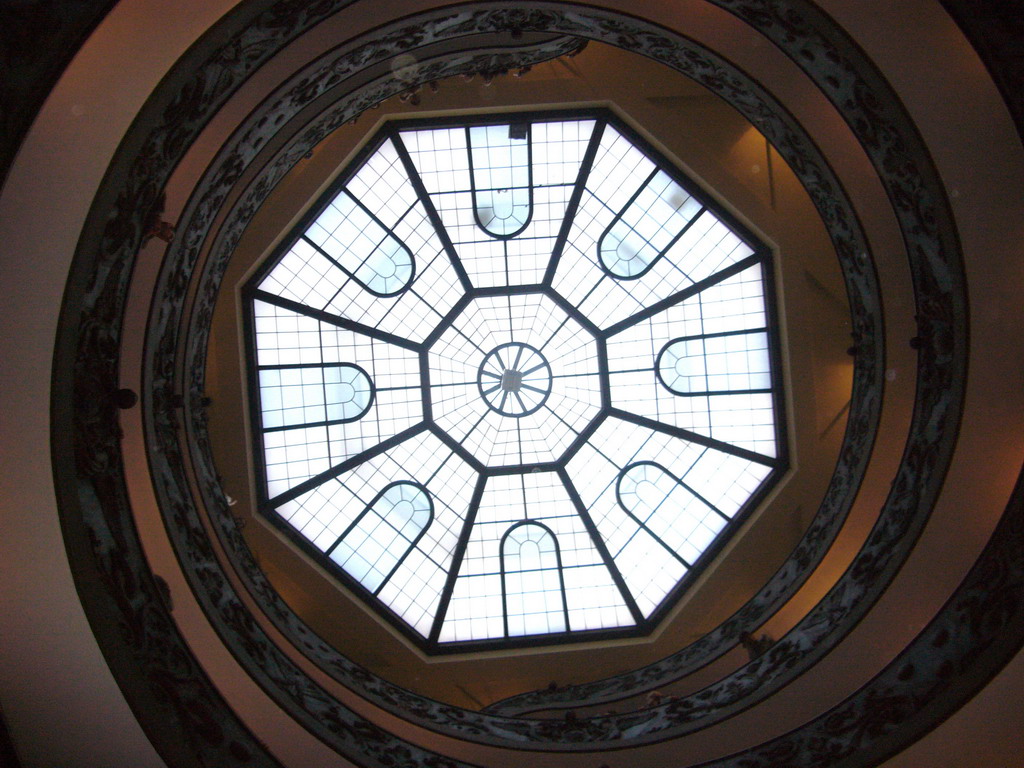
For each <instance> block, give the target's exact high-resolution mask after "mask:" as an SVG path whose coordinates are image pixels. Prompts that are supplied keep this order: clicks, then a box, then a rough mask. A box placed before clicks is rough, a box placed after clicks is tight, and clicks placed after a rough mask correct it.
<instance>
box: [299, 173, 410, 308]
mask: <svg viewBox="0 0 1024 768" xmlns="http://www.w3.org/2000/svg"><path fill="white" fill-rule="evenodd" d="M304 237H305V239H306V240H308V241H309V242H310V243H312V244H313V245H314V246H315V247H317V248H318V249H319V250H320V251H322V252H323V253H324V255H326V256H327V257H328V258H329V259H331V260H332V261H334V262H335V263H336V264H337V265H338V266H339V267H341V269H343V270H344V271H345V272H346V273H348V274H349V275H351V276H352V279H353V280H355V281H356V282H357V283H359V284H360V285H361V286H363V288H365V289H366V290H367V291H369V292H370V293H372V294H374V295H376V296H382V297H386V296H395V295H397V294H399V293H401V292H402V291H404V290H405V289H406V288H407V287H408V286H409V284H410V283H411V282H412V279H413V273H414V272H415V265H414V262H413V257H412V253H411V252H410V251H409V249H408V248H406V247H405V245H404V244H403V243H402V242H401V241H400V240H399V239H398V238H397V237H395V235H394V233H393V232H392V231H391V230H390V229H388V228H387V227H385V226H384V225H383V224H381V223H380V220H379V219H377V217H376V216H374V215H372V214H371V213H370V212H369V211H367V210H366V208H364V207H363V206H362V205H360V204H359V203H358V202H357V201H356V199H355V198H354V197H352V195H351V194H350V193H349V192H347V191H343V192H341V193H340V194H339V195H338V196H337V197H336V198H335V199H334V200H333V201H331V204H330V205H328V206H327V208H326V209H325V210H324V212H323V213H322V214H320V216H319V218H317V220H316V222H314V224H313V225H312V226H311V227H310V228H309V230H308V232H307V233H306V234H305V235H304ZM318 241H319V242H318Z"/></svg>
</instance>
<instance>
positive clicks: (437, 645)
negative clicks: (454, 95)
mask: <svg viewBox="0 0 1024 768" xmlns="http://www.w3.org/2000/svg"><path fill="white" fill-rule="evenodd" d="M460 137H462V138H461V139H460ZM460 140H461V141H462V144H461V146H459V141H460ZM524 142H525V144H526V148H525V151H523V148H522V147H521V146H515V145H516V144H522V143H524ZM453 145H454V146H455V150H452V146H453ZM478 145H484V146H485V151H484V153H483V154H481V153H480V152H479V151H477V150H478ZM460 151H461V152H462V158H461V160H460V158H459V157H458V152H460ZM524 165H525V170H524V167H523V166H524ZM488 174H489V175H488ZM396 201H397V202H396ZM481 201H484V202H481ZM488 216H490V218H488ZM506 219H507V220H508V221H512V222H515V223H516V226H515V227H513V226H512V225H511V224H509V223H508V221H505V220H506ZM502 222H504V223H502ZM353 254H355V255H354V256H353ZM687 260H688V261H687ZM311 268H312V271H310V269H311ZM332 270H333V271H332ZM772 272H773V270H772V263H771V254H770V251H769V250H768V249H767V248H766V247H765V246H764V245H763V244H761V243H760V242H759V241H758V240H757V239H756V238H755V237H754V236H753V235H752V234H751V233H750V232H749V231H748V230H747V229H746V228H745V227H743V226H742V225H741V224H740V223H739V222H738V221H736V220H735V218H734V217H732V216H731V215H730V214H729V213H728V212H727V211H725V210H723V209H722V208H721V207H720V206H719V205H718V204H716V203H715V202H714V201H713V200H712V199H711V198H710V196H709V195H708V194H707V193H705V192H703V191H701V190H699V189H698V188H697V187H696V185H695V184H694V183H693V182H692V181H691V180H689V179H688V178H687V177H686V176H684V175H683V174H682V173H681V172H680V171H679V170H678V169H676V168H675V167H674V166H673V165H672V163H671V162H670V161H668V160H666V159H665V158H664V157H663V156H661V155H660V154H659V153H658V152H657V151H656V150H654V149H653V148H652V147H651V146H650V145H649V144H647V143H646V142H645V141H644V140H643V139H642V138H640V137H639V136H638V135H637V134H635V132H633V131H632V130H631V129H630V128H628V127H627V126H625V125H623V124H622V123H621V122H620V121H618V120H617V119H616V118H615V116H614V115H613V114H612V113H611V112H609V111H607V110H573V111H571V112H565V111H563V112H552V111H547V112H543V113H531V114H513V115H510V114H501V115H493V116H464V115H460V116H457V117H452V118H450V119H433V120H426V121H408V122H406V121H402V122H400V123H399V122H395V123H391V124H388V125H386V126H384V127H383V128H382V129H381V130H380V131H378V133H377V135H376V136H375V137H374V138H373V139H372V140H371V141H370V142H369V143H368V144H367V145H366V147H365V148H364V149H363V150H362V151H361V152H360V153H358V155H357V156H356V158H355V159H354V160H353V161H352V162H350V163H349V164H348V167H347V169H346V170H345V171H344V172H343V173H342V174H341V175H340V176H339V178H338V180H337V181H335V183H334V184H333V185H332V187H331V189H329V190H328V191H327V192H326V193H325V194H324V195H323V196H322V197H321V198H320V201H319V202H318V203H317V204H316V205H315V206H314V207H313V208H312V209H311V211H310V213H309V214H308V215H307V216H305V217H304V219H303V221H302V222H301V223H300V224H299V225H298V226H297V227H296V228H295V229H294V230H293V232H292V234H291V235H289V236H288V237H287V238H286V239H285V240H284V241H283V243H282V246H281V247H279V248H278V250H277V251H275V253H273V254H272V255H271V257H270V258H268V259H267V260H266V262H265V263H264V264H263V265H262V266H261V267H260V268H259V269H258V270H257V272H256V273H255V274H254V276H253V277H252V278H251V279H250V280H249V281H248V282H247V283H246V285H245V287H244V289H243V300H244V302H245V303H246V306H247V308H248V311H247V312H246V316H245V321H246V336H247V348H248V354H249V359H248V367H249V386H250V406H251V419H252V424H253V434H254V437H255V450H256V453H255V461H254V465H255V467H256V472H257V476H258V477H257V483H256V485H257V495H258V498H259V509H260V511H261V512H262V513H263V515H264V516H266V517H267V518H268V519H270V520H271V521H272V522H274V523H275V524H276V525H277V526H278V527H279V528H280V529H281V530H282V531H284V532H285V533H286V534H287V535H288V536H289V537H290V538H291V539H292V540H293V541H294V542H296V543H297V544H298V545H299V547H300V548H301V549H303V550H304V551H305V552H306V553H307V554H309V555H310V556H312V557H313V558H314V559H315V560H316V561H317V562H318V563H320V564H321V565H322V566H323V567H325V568H326V569H327V570H328V571H330V572H331V573H333V574H334V575H335V576H336V577H338V579H339V580H340V581H341V582H342V583H343V584H345V585H346V586H348V587H349V588H350V589H352V590H353V591H354V592H356V593H357V594H359V595H360V596H361V597H362V598H363V599H364V601H365V602H366V603H367V604H368V605H369V606H371V607H372V608H373V609H374V610H375V611H377V612H378V613H380V614H381V615H382V616H384V617H385V618H386V619H387V620H388V621H389V622H390V623H391V624H392V625H393V626H395V627H396V628H397V629H399V630H400V631H401V632H402V633H403V634H405V635H406V636H407V637H409V638H410V639H411V640H413V641H414V642H415V643H416V644H417V645H419V646H420V647H421V648H422V649H423V650H425V651H426V652H428V653H430V652H457V651H458V652H462V651H466V650H476V649H485V648H495V647H511V646H518V645H536V644H548V643H554V642H565V641H574V640H582V639H598V638H602V639H603V638H610V637H623V636H634V635H643V634H647V633H649V632H650V631H651V630H652V629H653V628H654V627H655V626H656V625H657V624H658V622H659V621H660V620H661V618H663V617H664V615H665V614H666V613H667V612H668V610H669V609H670V608H671V606H672V605H673V604H674V603H675V602H676V601H677V599H678V597H679V596H680V595H681V594H682V593H683V592H684V591H685V589H686V586H687V584H689V583H690V582H692V580H693V579H694V577H695V576H696V575H697V574H698V573H699V572H700V571H701V570H702V569H703V568H704V567H705V566H706V564H707V563H708V562H709V561H710V559H711V558H713V557H714V555H715V554H716V553H717V552H718V551H719V550H720V549H721V547H722V545H723V544H724V543H725V541H726V540H727V539H728V538H729V536H730V535H731V534H732V533H733V532H735V530H736V529H737V527H738V525H739V524H740V521H741V520H742V519H743V518H744V517H745V516H746V514H747V513H749V511H750V510H751V509H752V508H753V507H755V506H756V505H757V504H758V503H759V502H760V500H761V499H763V498H764V496H765V495H766V494H767V492H768V491H769V490H770V488H771V487H772V486H773V485H774V484H775V482H776V481H777V480H778V479H779V478H780V477H781V475H782V474H783V472H784V471H785V469H786V468H787V465H788V464H787V462H788V457H787V444H786V439H785V433H784V430H785V421H784V418H783V415H782V393H781V375H780V370H781V369H780V361H779V357H780V355H779V346H780V344H779V339H778V330H777V324H776V321H775V311H776V309H775V306H774V301H775V299H774V293H773V274H772ZM328 275H331V276H330V277H328ZM332 280H333V282H332ZM325 281H326V282H325ZM325 285H326V287H327V290H326V291H325V290H324V286H325ZM328 293H330V295H328ZM529 295H533V296H540V297H543V299H544V300H545V301H549V302H551V303H552V304H554V305H555V306H557V307H559V308H560V309H561V310H562V311H564V312H565V314H566V316H567V317H568V318H570V320H571V321H572V322H574V323H577V324H578V325H579V326H580V327H581V328H583V329H585V331H586V333H587V334H588V335H590V336H592V337H593V342H594V345H595V347H596V352H597V355H596V356H597V368H598V374H597V377H598V379H599V382H600V386H599V389H600V406H599V408H598V409H597V412H596V414H595V415H594V416H593V417H589V418H585V419H583V422H584V423H585V426H584V427H582V428H580V429H578V430H574V431H575V436H574V438H573V439H572V440H571V441H569V442H568V443H567V444H566V445H565V446H564V448H560V450H559V452H557V456H556V455H555V454H554V453H552V454H551V456H550V457H549V459H548V460H544V461H531V462H527V461H525V460H520V461H518V462H510V463H503V464H500V465H499V466H488V465H487V463H486V462H482V461H480V460H479V458H478V457H477V456H475V455H474V454H473V452H472V451H467V450H466V449H465V448H464V447H463V446H462V445H461V443H460V442H459V441H458V440H456V439H454V438H452V436H451V435H450V434H449V432H448V431H447V430H445V429H442V428H441V427H440V426H439V425H438V422H437V419H436V417H435V413H434V409H435V405H434V399H435V398H434V396H433V394H432V393H431V377H430V374H429V355H430V350H431V349H432V348H433V345H434V344H435V343H436V342H437V340H438V339H440V338H441V337H442V335H443V334H444V332H445V331H446V330H447V329H449V328H451V327H453V322H454V321H456V320H457V319H458V317H459V316H460V315H461V313H462V312H463V311H464V310H465V309H466V307H467V306H468V305H469V304H471V303H472V302H474V301H478V300H482V299H485V298H487V299H494V298H496V297H507V299H506V300H507V301H508V302H512V301H513V297H522V296H529ZM310 297H312V298H310ZM516 300H519V299H518V298H517V299H516ZM403 303H404V304H405V306H404V307H402V304H403ZM431 313H433V314H431ZM424 317H425V318H427V319H426V320H424V319H422V318H424ZM355 318H358V319H355ZM417 318H419V319H418V320H417ZM510 319H512V316H511V315H510ZM513 335H514V334H513ZM268 338H270V339H274V341H272V342H270V343H267V342H265V341H264V340H265V339H268ZM314 338H315V340H316V341H315V343H314V342H313V339H314ZM512 341H515V340H514V339H512ZM495 346H497V345H495ZM491 351H493V350H481V352H482V353H483V357H486V356H487V354H489V353H490V352H491ZM285 352H288V354H287V355H285V354H283V353H285ZM381 355H383V359H382V358H381ZM285 358H287V360H288V362H281V361H282V360H283V359H285ZM379 362H380V363H381V364H380V365H379V366H378V363H379ZM349 369H352V370H355V369H358V370H359V371H360V372H362V374H363V375H364V376H365V378H367V379H368V380H369V387H370V389H371V392H370V397H369V398H366V397H363V398H362V399H361V400H360V401H359V402H360V404H361V406H362V405H363V404H365V407H361V409H356V408H354V407H350V408H349V412H355V411H357V410H358V411H360V412H359V415H358V416H355V417H351V418H349V417H347V413H346V412H345V410H344V408H341V407H339V401H340V398H338V397H335V396H334V395H335V394H336V393H337V392H338V391H342V390H343V391H344V393H345V394H346V396H351V389H352V388H351V386H349V387H343V388H340V389H339V388H338V387H334V385H336V384H337V379H339V378H342V377H341V376H340V375H339V373H338V372H339V371H341V372H346V373H347V374H348V375H349V378H351V379H353V380H355V379H356V378H357V377H355V376H354V375H353V374H351V373H350V372H349ZM368 371H369V373H367V372H368ZM275 374H277V379H275ZM285 374H287V377H288V378H289V381H290V384H287V385H286V384H284V383H282V379H283V377H284V376H285ZM359 381H360V382H361V381H362V379H359ZM268 382H269V383H268ZM286 386H291V387H293V388H294V390H293V392H292V394H290V395H286V394H284V390H285V387H286ZM332 387H334V388H332ZM296 393H297V394H296ZM332 393H334V394H332ZM417 393H418V396H417ZM425 393H430V394H425ZM478 394H479V395H480V399H481V401H484V399H485V398H484V397H483V392H482V391H480V392H479V393H478ZM332 398H333V399H332ZM357 399H358V398H357ZM286 401H287V405H288V407H283V406H282V403H285V402H286ZM367 402H368V404H366V403H367ZM268 404H269V405H270V406H276V408H275V407H270V408H268ZM544 406H546V402H545V403H542V404H541V405H540V406H538V409H535V410H539V408H541V407H544ZM483 407H484V410H487V409H488V408H487V405H486V403H484V405H483ZM332 408H333V411H332ZM491 410H492V412H493V408H492V409H491ZM271 411H291V416H290V418H291V421H288V419H287V418H285V419H284V422H285V423H284V424H283V426H282V419H281V418H280V414H276V415H275V418H277V423H276V426H274V427H270V428H268V427H267V426H266V424H267V421H266V414H267V413H268V412H271ZM310 411H312V412H313V413H314V415H315V416H319V418H311V417H310V415H309V413H310ZM555 417H556V418H558V416H557V413H556V414H555ZM302 419H306V421H302ZM364 421H365V422H367V424H369V426H368V427H367V429H368V432H367V431H366V429H364V427H365V426H366V425H365V424H363V422H364ZM370 422H372V423H370ZM258 425H263V426H262V427H260V426H258ZM406 461H412V462H414V468H413V469H410V465H407V464H406V463H405V462H406ZM282 466H283V467H284V470H285V471H284V472H283V473H282V472H280V469H281V467H282ZM399 486H401V489H402V492H403V493H412V494H413V495H414V496H415V493H420V494H422V497H419V496H416V498H417V499H419V502H418V506H417V502H415V500H412V501H410V500H409V499H404V498H403V499H402V500H401V501H402V508H403V509H406V511H408V509H420V510H421V512H420V517H419V518H418V522H417V521H416V520H414V518H415V515H414V514H412V513H409V514H405V513H403V514H401V515H398V516H397V517H394V519H392V517H391V516H393V514H397V513H395V512H394V510H395V509H398V506H397V505H394V504H393V503H392V502H393V500H392V499H391V496H392V495H394V494H396V493H398V491H396V490H394V489H395V488H397V487H399ZM506 486H507V487H506ZM410 488H415V489H417V491H416V492H415V493H414V492H413V491H410V490H409V489H410ZM389 494H390V495H389ZM396 498H398V497H397V496H396ZM516 498H518V499H519V500H520V501H516V500H515V499H516ZM406 502H408V504H406ZM392 506H394V509H392ZM378 507H380V509H378ZM427 507H429V509H430V514H429V516H427V517H424V516H423V514H424V513H422V509H425V508H427ZM382 510H383V511H382ZM495 510H500V511H495ZM485 530H489V531H490V533H489V534H488V535H486V536H485V535H484V534H483V533H482V532H483V531H485ZM375 532H376V533H375ZM354 542H356V543H358V546H356V545H355V544H354ZM567 542H568V543H569V546H568V547H566V546H565V545H566V543H567ZM395 548H397V549H395ZM338 552H343V553H347V554H346V555H345V557H346V559H345V560H339V559H338V558H337V557H335V558H333V559H332V555H334V554H335V553H338ZM353 552H359V553H361V554H359V555H358V556H354V555H352V554H351V553H353ZM620 558H621V560H620ZM517 611H518V612H517Z"/></svg>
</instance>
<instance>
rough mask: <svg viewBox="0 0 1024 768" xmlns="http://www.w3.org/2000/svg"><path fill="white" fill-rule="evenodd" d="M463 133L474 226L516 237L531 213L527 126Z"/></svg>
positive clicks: (504, 126) (470, 129) (475, 130)
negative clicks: (465, 137)
mask: <svg viewBox="0 0 1024 768" xmlns="http://www.w3.org/2000/svg"><path fill="white" fill-rule="evenodd" d="M467 133H468V136H469V151H470V160H471V162H472V166H471V168H472V177H473V208H474V212H475V213H476V220H477V223H478V224H479V225H480V227H481V229H483V230H484V231H485V232H487V233H488V234H490V235H494V236H495V237H511V236H513V235H516V234H518V233H519V232H521V231H522V230H523V229H524V228H525V227H526V225H527V224H528V223H529V221H530V214H531V194H530V186H531V183H532V181H531V176H532V174H531V170H530V130H529V126H528V125H526V124H523V125H521V126H520V125H515V124H513V125H485V126H476V127H472V128H468V129H467Z"/></svg>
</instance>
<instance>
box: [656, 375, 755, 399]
mask: <svg viewBox="0 0 1024 768" xmlns="http://www.w3.org/2000/svg"><path fill="white" fill-rule="evenodd" d="M705 378H707V374H705ZM668 389H669V391H670V392H671V393H672V394H673V395H675V396H676V397H721V396H723V395H770V394H772V393H773V392H774V391H775V390H774V389H771V388H761V389H709V390H705V391H704V392H676V391H675V390H674V389H672V388H671V387H669V388H668Z"/></svg>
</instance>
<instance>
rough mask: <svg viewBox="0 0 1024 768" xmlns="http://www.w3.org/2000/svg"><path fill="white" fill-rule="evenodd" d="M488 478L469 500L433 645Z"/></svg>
mask: <svg viewBox="0 0 1024 768" xmlns="http://www.w3.org/2000/svg"><path fill="white" fill-rule="evenodd" d="M486 484H487V478H486V477H484V476H483V475H480V476H479V477H478V478H477V481H476V488H474V489H473V496H472V498H470V500H469V507H468V508H467V510H466V519H465V521H464V522H463V523H462V530H461V531H460V532H459V541H458V543H457V544H456V545H455V551H454V552H452V559H451V564H450V565H449V566H448V577H447V579H445V584H444V589H442V590H441V599H440V600H439V601H438V603H437V611H436V612H435V613H434V623H433V625H432V626H431V627H430V635H429V636H428V638H427V641H428V642H429V643H430V644H431V645H437V638H438V637H440V636H441V626H442V625H443V624H444V617H445V614H446V613H447V612H448V604H449V603H450V602H451V599H452V592H453V591H454V590H455V581H456V580H457V579H458V577H459V570H460V569H461V568H462V559H463V558H464V557H465V555H466V546H467V545H468V544H469V535H470V533H471V532H472V530H473V523H474V522H475V521H476V514H477V512H478V511H479V509H480V499H481V498H483V495H484V486H485V485H486Z"/></svg>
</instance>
